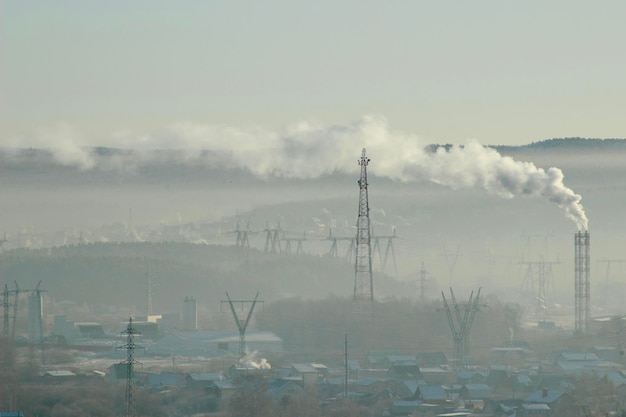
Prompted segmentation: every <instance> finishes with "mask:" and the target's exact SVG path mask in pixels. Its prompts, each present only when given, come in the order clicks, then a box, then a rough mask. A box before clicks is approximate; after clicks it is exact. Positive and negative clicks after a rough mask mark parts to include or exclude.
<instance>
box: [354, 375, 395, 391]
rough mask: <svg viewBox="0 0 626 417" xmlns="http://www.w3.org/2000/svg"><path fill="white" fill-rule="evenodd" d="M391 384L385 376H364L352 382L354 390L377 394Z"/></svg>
mask: <svg viewBox="0 0 626 417" xmlns="http://www.w3.org/2000/svg"><path fill="white" fill-rule="evenodd" d="M391 385H392V382H391V381H390V380H388V379H386V378H364V379H359V380H357V381H356V382H355V383H354V387H355V390H356V391H357V392H361V393H364V394H378V393H380V392H383V391H385V390H387V389H389V388H390V387H391ZM394 385H395V384H394Z"/></svg>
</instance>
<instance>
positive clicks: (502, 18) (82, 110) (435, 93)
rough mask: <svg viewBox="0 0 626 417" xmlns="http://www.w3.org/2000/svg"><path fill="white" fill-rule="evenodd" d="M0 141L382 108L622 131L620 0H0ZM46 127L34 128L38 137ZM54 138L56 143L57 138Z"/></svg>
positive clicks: (458, 130) (415, 130) (463, 125)
mask: <svg viewBox="0 0 626 417" xmlns="http://www.w3.org/2000/svg"><path fill="white" fill-rule="evenodd" d="M0 12H1V20H0V48H1V49H0V58H1V63H0V88H1V91H0V97H1V99H0V100H1V107H0V145H1V144H2V143H12V144H15V143H24V144H27V143H28V141H29V140H32V138H33V137H34V136H36V135H41V132H42V131H46V129H55V126H59V125H63V126H65V128H67V127H68V126H69V129H71V130H72V131H78V132H80V134H81V135H82V136H84V137H86V138H88V140H87V141H88V142H89V143H93V144H102V145H106V144H107V143H108V141H109V138H110V137H112V136H115V135H119V132H124V135H125V137H133V135H138V136H140V135H142V134H150V132H154V131H158V130H159V129H162V128H163V127H165V126H170V125H172V124H176V123H181V122H189V123H197V124H199V125H211V126H212V125H217V126H222V127H223V126H227V127H228V126H231V127H235V128H242V127H250V126H261V127H263V128H264V129H270V130H271V129H281V128H282V127H284V126H286V125H292V124H294V123H297V122H299V121H301V120H308V121H314V122H316V123H321V124H340V125H341V124H349V123H350V122H351V121H353V120H356V119H358V118H359V117H361V116H363V115H370V114H374V115H382V116H384V117H386V118H387V120H388V122H389V125H390V126H391V127H392V128H393V129H397V130H400V131H402V132H406V133H408V134H411V135H416V136H419V137H421V138H423V139H424V140H425V141H427V142H431V141H432V142H450V143H462V142H465V140H466V139H468V138H475V139H477V140H479V141H480V142H481V143H484V144H525V143H529V142H532V141H537V140H542V139H545V138H551V137H567V136H582V137H621V138H623V137H626V134H625V129H624V114H626V76H625V74H626V54H625V53H624V48H626V25H625V24H624V16H626V2H623V1H603V2H590V1H571V0H569V1H550V2H546V1H524V2H505V1H501V0H499V1H471V2H470V1H457V2H451V1H428V2H427V1H416V0H414V1H391V2H390V1H378V2H372V1H364V0H358V1H332V2H331V1H315V2H295V1H293V0H291V1H271V0H269V1H260V2H243V1H221V2H218V1H193V0H186V1H184V2H173V1H155V0H150V1H143V0H133V1H99V2H95V1H84V0H76V1H66V0H55V1H48V0H45V1H4V2H2V6H1V9H0ZM36 132H39V133H36ZM50 140H53V139H50Z"/></svg>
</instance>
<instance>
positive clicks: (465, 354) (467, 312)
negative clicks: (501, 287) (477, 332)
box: [441, 288, 480, 367]
mask: <svg viewBox="0 0 626 417" xmlns="http://www.w3.org/2000/svg"><path fill="white" fill-rule="evenodd" d="M441 296H442V297H443V305H444V307H445V309H446V315H447V316H448V323H449V324H450V330H451V331H452V339H453V340H454V361H455V367H457V366H458V365H459V364H460V365H461V366H463V367H464V366H466V365H468V364H469V363H468V362H469V357H470V347H469V335H470V330H471V329H472V324H473V323H474V317H475V316H476V312H477V311H478V310H479V305H478V299H479V298H480V288H479V289H478V293H476V297H474V291H472V293H471V294H470V297H469V301H468V302H467V304H464V305H460V304H459V303H457V302H456V298H455V297H454V292H453V291H452V288H450V297H451V300H452V305H450V304H448V300H447V299H446V296H445V294H444V293H443V291H442V292H441Z"/></svg>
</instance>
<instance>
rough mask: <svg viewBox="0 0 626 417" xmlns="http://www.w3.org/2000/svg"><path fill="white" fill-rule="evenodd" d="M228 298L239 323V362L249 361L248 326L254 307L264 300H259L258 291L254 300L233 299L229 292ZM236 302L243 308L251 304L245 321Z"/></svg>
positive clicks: (236, 321) (231, 309)
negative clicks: (236, 306)
mask: <svg viewBox="0 0 626 417" xmlns="http://www.w3.org/2000/svg"><path fill="white" fill-rule="evenodd" d="M226 298H227V299H228V301H227V302H228V305H229V306H230V311H231V312H232V313H233V318H234V319H235V323H237V328H238V329H239V358H238V359H239V364H242V365H243V364H245V363H247V361H246V358H247V350H246V329H247V328H248V324H249V323H250V318H251V317H252V312H253V311H254V307H255V306H256V305H257V303H263V301H261V300H258V298H259V293H258V292H257V293H256V296H255V297H254V300H231V298H230V295H228V292H227V293H226ZM225 302H226V301H222V302H221V304H224V303H225ZM235 303H239V304H241V306H242V308H243V305H244V304H250V310H248V315H247V317H246V319H245V321H242V320H241V319H240V318H239V315H238V314H237V310H236V309H235Z"/></svg>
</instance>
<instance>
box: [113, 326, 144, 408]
mask: <svg viewBox="0 0 626 417" xmlns="http://www.w3.org/2000/svg"><path fill="white" fill-rule="evenodd" d="M122 335H123V336H126V344H125V345H122V346H120V347H118V349H125V350H126V362H124V364H125V365H126V366H125V367H126V398H125V401H124V412H125V414H124V416H125V417H135V416H136V413H135V381H134V379H135V364H136V363H137V361H136V360H135V350H137V349H144V348H143V347H141V346H138V345H136V344H135V336H139V335H141V333H140V332H139V331H137V329H135V326H134V325H133V319H132V318H130V319H129V321H128V326H126V330H124V331H123V332H122Z"/></svg>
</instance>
